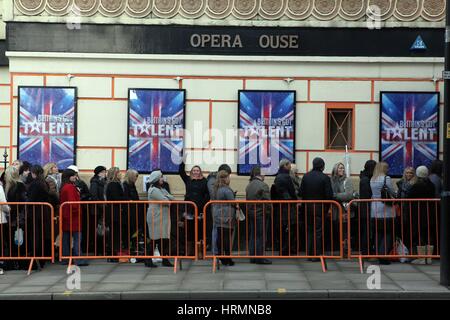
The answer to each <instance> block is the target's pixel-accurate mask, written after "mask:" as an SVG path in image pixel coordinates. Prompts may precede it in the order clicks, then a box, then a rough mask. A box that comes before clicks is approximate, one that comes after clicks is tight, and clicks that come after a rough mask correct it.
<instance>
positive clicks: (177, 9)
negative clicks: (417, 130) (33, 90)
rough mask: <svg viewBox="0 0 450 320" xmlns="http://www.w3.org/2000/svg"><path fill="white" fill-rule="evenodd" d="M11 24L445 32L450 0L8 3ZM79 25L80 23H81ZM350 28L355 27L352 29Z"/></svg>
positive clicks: (25, 0)
mask: <svg viewBox="0 0 450 320" xmlns="http://www.w3.org/2000/svg"><path fill="white" fill-rule="evenodd" d="M4 2H9V3H6V5H5V8H6V9H8V10H9V12H8V14H5V17H4V18H5V19H6V20H10V21H32V22H61V20H66V21H67V20H74V19H75V20H77V19H78V22H79V23H83V22H89V23H93V22H94V23H95V22H97V21H98V23H114V24H117V23H124V24H164V23H167V24H169V23H170V24H198V25H214V24H216V25H255V26H258V25H265V26H268V25H270V26H293V25H300V26H305V25H307V24H311V23H313V24H314V23H315V24H316V25H318V24H321V25H322V26H324V27H327V26H329V25H332V26H340V27H341V26H359V27H360V24H362V23H366V21H367V20H368V17H370V18H373V19H375V20H379V21H381V22H384V23H385V25H384V26H391V27H395V26H397V25H400V26H411V27H417V26H418V24H421V25H422V26H423V27H426V26H427V25H428V24H429V23H430V22H431V24H432V25H433V27H438V26H442V27H444V24H443V22H444V18H445V0H4ZM75 22H77V21H75ZM349 23H350V25H348V24H349Z"/></svg>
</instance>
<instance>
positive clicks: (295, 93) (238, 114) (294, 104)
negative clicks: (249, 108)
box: [237, 90, 297, 177]
mask: <svg viewBox="0 0 450 320" xmlns="http://www.w3.org/2000/svg"><path fill="white" fill-rule="evenodd" d="M241 92H265V93H267V92H292V93H294V103H293V106H294V108H293V109H294V121H293V125H294V139H293V142H294V143H293V150H292V152H293V156H294V157H293V163H296V159H297V154H296V151H295V150H296V132H295V130H296V128H297V126H296V119H297V117H296V116H297V91H296V90H238V112H237V130H238V131H237V175H238V176H247V177H248V176H249V175H250V174H249V173H241V171H240V166H241V165H240V163H239V145H240V140H239V130H241V126H240V121H239V119H240V114H241ZM267 176H269V177H270V176H272V177H273V176H276V174H273V175H267Z"/></svg>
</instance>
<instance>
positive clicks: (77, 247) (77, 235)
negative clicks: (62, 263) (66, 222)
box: [62, 232, 85, 264]
mask: <svg viewBox="0 0 450 320" xmlns="http://www.w3.org/2000/svg"><path fill="white" fill-rule="evenodd" d="M81 237H82V235H81V232H72V238H73V248H72V255H73V256H75V257H76V256H80V255H81ZM62 245H63V247H62V249H63V256H65V257H67V256H70V254H71V253H70V232H63V239H62ZM79 263H85V261H84V260H77V264H79Z"/></svg>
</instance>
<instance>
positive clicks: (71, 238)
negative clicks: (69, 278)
mask: <svg viewBox="0 0 450 320" xmlns="http://www.w3.org/2000/svg"><path fill="white" fill-rule="evenodd" d="M76 179H77V173H76V172H75V171H74V170H72V169H66V170H64V171H63V173H62V177H61V180H62V181H61V191H60V201H61V205H62V204H63V203H64V202H68V201H80V193H79V191H78V189H77V187H76V186H75V181H76ZM61 226H62V231H63V234H62V249H63V256H66V257H67V256H69V255H70V256H72V255H73V256H80V255H81V235H82V233H81V208H80V205H66V206H64V207H63V208H62V221H61ZM71 243H72V245H71ZM76 264H77V265H78V266H85V265H87V262H86V261H83V260H78V261H77V262H76Z"/></svg>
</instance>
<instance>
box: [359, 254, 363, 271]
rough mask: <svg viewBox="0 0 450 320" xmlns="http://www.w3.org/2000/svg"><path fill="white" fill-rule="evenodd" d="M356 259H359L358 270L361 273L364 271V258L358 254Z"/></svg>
mask: <svg viewBox="0 0 450 320" xmlns="http://www.w3.org/2000/svg"><path fill="white" fill-rule="evenodd" d="M358 260H359V271H360V272H361V273H364V260H363V258H362V256H359V257H358Z"/></svg>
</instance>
